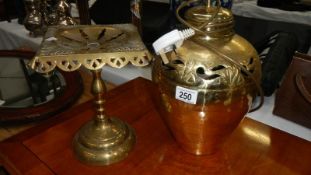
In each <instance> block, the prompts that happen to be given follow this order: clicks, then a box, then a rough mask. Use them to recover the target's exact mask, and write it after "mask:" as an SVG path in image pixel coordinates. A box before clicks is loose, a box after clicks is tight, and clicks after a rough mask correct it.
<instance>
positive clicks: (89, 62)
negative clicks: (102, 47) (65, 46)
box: [29, 52, 152, 73]
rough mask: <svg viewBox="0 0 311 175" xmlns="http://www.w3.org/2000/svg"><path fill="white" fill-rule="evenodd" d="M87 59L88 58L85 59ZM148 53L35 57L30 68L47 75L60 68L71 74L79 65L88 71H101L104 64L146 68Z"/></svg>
mask: <svg viewBox="0 0 311 175" xmlns="http://www.w3.org/2000/svg"><path fill="white" fill-rule="evenodd" d="M85 57H88V58H85ZM151 58H152V57H151V56H150V54H149V53H148V52H145V53H143V52H140V53H139V52H133V53H131V52H128V53H125V52H123V53H122V52H119V53H101V54H88V55H83V54H81V55H79V54H76V55H66V56H54V57H52V56H48V57H45V58H42V57H41V58H40V59H39V58H38V57H35V58H34V59H33V60H32V61H31V62H30V64H29V65H30V67H31V68H32V69H34V70H35V71H37V72H39V73H47V72H50V71H52V70H53V69H55V67H58V68H60V69H61V70H63V71H66V72H71V71H75V70H77V69H79V68H80V67H81V65H83V66H84V67H85V68H87V69H89V70H97V69H101V68H102V67H103V66H105V65H106V64H107V65H109V66H111V67H114V68H122V67H124V66H126V65H127V64H128V63H129V62H130V63H131V64H132V65H134V66H137V67H142V66H146V65H148V64H149V63H150V61H151Z"/></svg>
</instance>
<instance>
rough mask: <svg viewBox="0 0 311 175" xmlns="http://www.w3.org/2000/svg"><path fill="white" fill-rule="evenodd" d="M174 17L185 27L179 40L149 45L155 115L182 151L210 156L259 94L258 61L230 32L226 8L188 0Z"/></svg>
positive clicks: (237, 37) (238, 37) (230, 15)
mask: <svg viewBox="0 0 311 175" xmlns="http://www.w3.org/2000/svg"><path fill="white" fill-rule="evenodd" d="M219 3H220V2H219V1H218V4H219ZM184 9H186V10H184ZM181 11H183V17H181V15H180V13H181ZM176 15H177V18H178V19H179V20H180V22H181V23H183V24H185V25H186V26H188V27H189V28H190V29H187V30H185V31H180V32H179V33H180V34H181V35H184V38H183V37H182V39H181V40H178V39H177V40H176V41H178V42H176V43H174V42H173V44H167V43H170V42H169V41H170V39H169V37H168V38H166V39H163V40H162V41H163V42H162V43H161V42H159V40H160V39H161V38H160V39H159V40H158V41H156V42H155V43H156V44H158V45H155V43H154V45H153V46H154V48H155V51H156V53H157V54H158V55H159V57H158V58H156V59H155V63H154V67H153V81H154V82H155V83H156V84H157V85H158V89H159V97H156V98H158V102H160V103H158V104H159V111H160V113H161V116H163V118H164V120H165V121H166V123H167V125H168V127H169V128H170V130H171V131H172V133H173V135H174V137H175V139H176V140H177V142H178V143H179V144H180V145H181V147H182V148H184V149H185V150H186V151H187V152H190V153H193V154H196V155H202V154H211V153H214V152H215V151H216V150H217V149H218V148H220V147H221V145H222V144H223V142H224V141H225V139H226V138H227V137H228V136H229V135H230V133H232V132H233V130H234V129H235V128H236V127H237V126H238V125H239V123H240V121H241V120H242V119H243V117H244V116H245V114H246V113H247V112H249V111H250V110H254V108H253V109H251V106H252V102H253V100H254V97H256V95H257V94H258V92H261V89H260V86H259V84H260V83H259V82H260V78H261V65H260V60H259V57H258V54H257V52H256V50H255V49H254V47H253V46H252V45H251V44H250V43H249V42H248V41H246V40H245V39H244V38H242V37H241V36H239V35H237V34H235V33H234V30H233V27H234V20H233V15H232V13H231V11H230V10H228V9H224V8H221V7H220V5H218V6H211V2H210V1H209V2H207V3H202V2H201V1H199V0H192V1H184V2H183V3H181V5H180V6H179V7H178V8H177V10H176ZM175 32H176V31H175ZM168 35H170V34H167V35H166V36H168ZM176 35H178V34H176ZM163 37H164V36H163ZM186 38H188V39H186ZM183 39H184V40H183ZM159 43H160V44H159ZM161 44H163V47H161ZM165 44H166V45H165ZM160 58H162V59H160ZM262 102H263V97H262V95H261V102H260V103H259V104H262ZM255 108H256V107H255ZM257 108H258V107H257Z"/></svg>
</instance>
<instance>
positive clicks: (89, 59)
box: [30, 24, 151, 165]
mask: <svg viewBox="0 0 311 175" xmlns="http://www.w3.org/2000/svg"><path fill="white" fill-rule="evenodd" d="M150 58H151V56H150V54H149V52H148V50H147V49H146V47H145V46H144V44H143V43H142V41H141V39H140V37H139V34H138V32H137V29H136V28H135V27H134V26H133V25H131V24H118V25H105V26H97V25H93V26H82V25H81V26H56V27H50V28H49V29H48V31H47V32H46V34H45V36H44V39H43V42H42V44H41V48H40V50H39V51H38V53H37V55H36V56H35V58H34V59H33V60H32V61H31V63H30V66H31V67H32V68H33V69H34V70H36V71H37V72H40V73H47V72H50V71H52V70H53V69H55V67H59V68H60V69H62V70H64V71H75V70H77V69H78V68H79V67H81V65H83V66H84V67H86V68H87V69H89V70H92V72H93V83H92V93H93V95H94V97H95V100H94V101H95V106H96V116H95V117H94V119H93V120H92V121H89V122H88V123H86V124H85V125H84V126H82V127H81V129H80V130H79V131H78V132H77V134H76V135H75V137H74V141H73V148H74V152H75V154H76V155H77V157H78V158H79V159H80V160H81V161H82V162H85V163H88V164H93V165H108V164H111V163H114V162H118V161H120V160H122V159H124V158H125V157H126V156H127V155H128V153H129V151H130V150H131V149H132V147H133V146H134V143H135V134H134V131H133V129H132V128H131V127H130V126H129V125H127V124H126V123H125V122H123V121H121V120H119V119H117V118H113V117H109V116H107V115H106V114H105V110H104V106H103V105H104V102H105V100H104V98H103V95H104V93H105V90H106V88H105V85H104V83H103V80H102V79H101V76H100V70H101V68H102V67H103V66H104V65H106V64H108V65H109V66H111V67H115V68H122V67H124V66H125V65H127V64H128V63H132V64H133V65H134V66H146V65H148V64H149V61H150Z"/></svg>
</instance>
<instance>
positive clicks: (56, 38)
mask: <svg viewBox="0 0 311 175" xmlns="http://www.w3.org/2000/svg"><path fill="white" fill-rule="evenodd" d="M150 60H151V55H150V54H149V52H148V50H147V49H146V47H145V46H144V44H143V43H142V41H141V39H140V37H139V35H138V32H137V29H136V28H135V27H134V26H133V25H131V24H120V25H109V26H96V25H94V26H57V27H51V28H49V29H48V31H47V33H46V35H45V36H44V40H43V43H42V45H41V48H40V50H39V51H38V53H37V56H36V57H35V58H34V59H33V60H32V62H31V67H32V68H33V69H35V70H36V71H38V72H41V73H45V72H49V71H51V70H53V69H54V68H55V67H56V66H57V67H59V68H60V69H62V70H64V71H75V70H77V69H79V67H81V65H83V66H84V67H86V68H87V69H90V70H96V69H100V68H102V67H103V66H104V65H106V64H107V65H109V66H111V67H114V68H122V67H124V66H126V65H127V64H128V63H132V64H133V65H134V66H146V65H148V64H149V62H150Z"/></svg>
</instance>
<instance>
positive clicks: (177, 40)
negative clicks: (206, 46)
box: [152, 28, 195, 64]
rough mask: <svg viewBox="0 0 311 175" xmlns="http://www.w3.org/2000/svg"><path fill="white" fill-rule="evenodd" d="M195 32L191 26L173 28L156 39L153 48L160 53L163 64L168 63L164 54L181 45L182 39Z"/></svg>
mask: <svg viewBox="0 0 311 175" xmlns="http://www.w3.org/2000/svg"><path fill="white" fill-rule="evenodd" d="M194 34H195V32H194V30H193V29H191V28H188V29H185V30H181V31H180V30H177V29H175V30H173V31H171V32H169V33H166V34H164V35H163V36H161V37H160V38H159V39H157V40H156V41H155V42H154V43H153V44H152V46H153V49H154V51H155V53H156V54H157V55H160V56H161V58H162V61H163V63H164V64H167V63H169V61H168V59H167V57H166V54H165V53H167V52H170V51H172V50H173V49H174V47H175V48H178V47H180V46H181V45H182V43H183V41H184V40H186V39H187V38H189V37H191V36H193V35H194Z"/></svg>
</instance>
